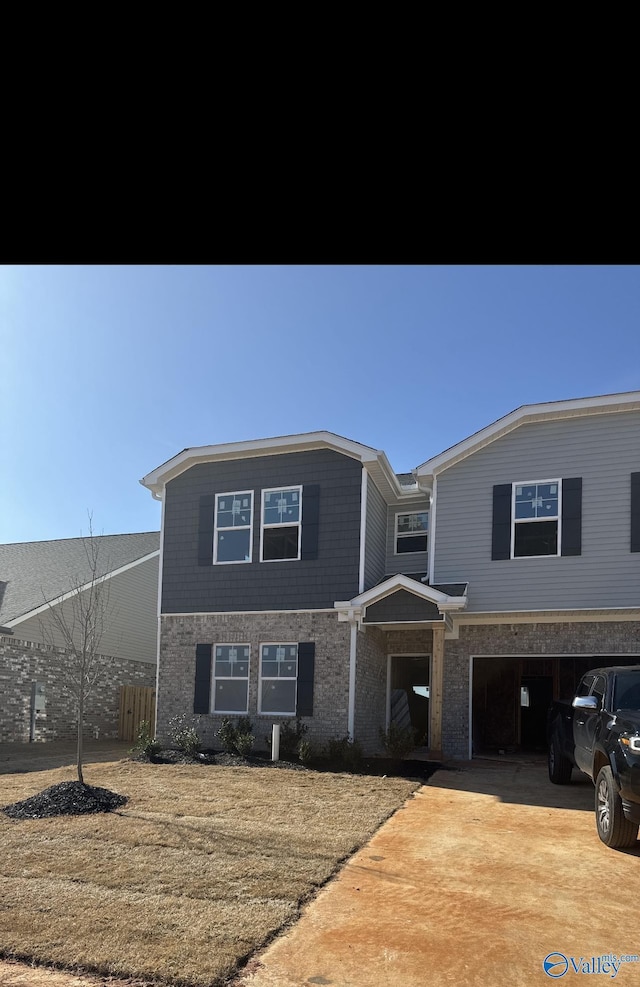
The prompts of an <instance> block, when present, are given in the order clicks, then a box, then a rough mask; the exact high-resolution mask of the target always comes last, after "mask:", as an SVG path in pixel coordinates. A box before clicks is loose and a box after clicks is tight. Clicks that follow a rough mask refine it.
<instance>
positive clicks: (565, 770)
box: [549, 733, 573, 785]
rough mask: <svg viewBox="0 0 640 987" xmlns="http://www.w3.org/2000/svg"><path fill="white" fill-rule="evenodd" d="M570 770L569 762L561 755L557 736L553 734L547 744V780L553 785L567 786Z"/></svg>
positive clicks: (570, 764) (569, 779)
mask: <svg viewBox="0 0 640 987" xmlns="http://www.w3.org/2000/svg"><path fill="white" fill-rule="evenodd" d="M572 768H573V765H572V763H571V761H570V760H569V758H567V757H565V756H564V755H563V753H562V748H561V747H560V741H559V739H558V734H557V733H554V734H553V736H552V737H551V743H550V744H549V780H550V781H552V782H553V784H554V785H568V784H569V782H570V781H571V770H572Z"/></svg>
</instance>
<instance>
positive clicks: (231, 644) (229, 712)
mask: <svg viewBox="0 0 640 987" xmlns="http://www.w3.org/2000/svg"><path fill="white" fill-rule="evenodd" d="M212 648H213V650H212V653H211V715H212V716H243V715H244V714H246V713H248V712H249V675H250V673H251V645H250V644H249V642H248V641H243V642H242V643H241V644H238V643H237V642H236V641H217V642H216V643H215V644H214V645H212ZM216 648H248V649H249V657H248V659H247V706H246V709H216V682H244V677H242V678H240V677H239V676H237V675H235V676H233V675H220V676H216Z"/></svg>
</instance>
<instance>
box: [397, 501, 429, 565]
mask: <svg viewBox="0 0 640 987" xmlns="http://www.w3.org/2000/svg"><path fill="white" fill-rule="evenodd" d="M429 513H430V512H429V508H428V507H427V508H426V509H424V510H421V511H396V516H395V523H394V529H395V530H394V535H393V554H394V555H421V554H423V553H424V552H428V551H429V527H430V524H431V518H430V517H429ZM407 514H426V515H427V530H426V532H425V534H426V536H427V547H426V548H424V549H421V551H420V552H399V551H398V518H399V517H406V515H407ZM421 533H422V532H420V531H418V532H411V533H409V532H405V534H404V535H400V538H403V537H407V538H408V537H410V534H411V535H412V536H415V535H416V534H421Z"/></svg>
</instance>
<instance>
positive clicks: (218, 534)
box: [213, 490, 253, 563]
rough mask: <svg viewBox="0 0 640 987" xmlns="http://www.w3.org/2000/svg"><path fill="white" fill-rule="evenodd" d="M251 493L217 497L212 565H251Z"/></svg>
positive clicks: (248, 491) (218, 495)
mask: <svg viewBox="0 0 640 987" xmlns="http://www.w3.org/2000/svg"><path fill="white" fill-rule="evenodd" d="M252 530H253V493H252V491H250V490H245V491H242V492H240V493H226V494H216V508H215V531H214V540H213V561H214V563H220V562H251V535H252Z"/></svg>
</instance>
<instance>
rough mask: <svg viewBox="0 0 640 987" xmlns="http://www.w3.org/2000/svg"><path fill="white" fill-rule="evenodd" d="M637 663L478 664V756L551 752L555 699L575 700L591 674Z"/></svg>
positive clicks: (597, 659)
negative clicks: (594, 670)
mask: <svg viewBox="0 0 640 987" xmlns="http://www.w3.org/2000/svg"><path fill="white" fill-rule="evenodd" d="M637 663H638V657H637V656H635V655H634V656H631V657H628V658H625V657H620V656H617V657H613V656H602V655H591V656H586V657H585V656H584V655H581V656H579V657H547V656H545V657H527V658H515V657H501V658H474V660H473V690H472V738H473V753H474V754H475V755H482V754H495V753H500V752H502V753H505V754H507V753H512V752H515V751H519V750H522V751H531V752H534V751H538V752H543V751H546V749H547V738H546V723H547V710H548V709H549V706H550V705H551V702H552V701H553V700H554V699H570V698H571V697H572V696H573V695H574V694H575V690H576V686H577V684H578V682H579V681H580V679H581V678H582V676H583V675H584V674H585V672H588V671H589V669H590V668H597V667H607V666H609V665H635V664H637Z"/></svg>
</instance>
